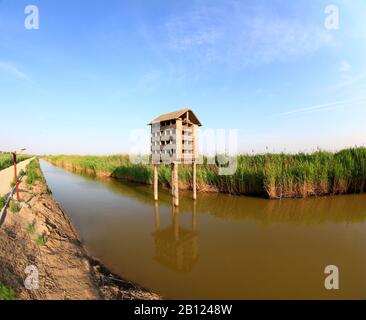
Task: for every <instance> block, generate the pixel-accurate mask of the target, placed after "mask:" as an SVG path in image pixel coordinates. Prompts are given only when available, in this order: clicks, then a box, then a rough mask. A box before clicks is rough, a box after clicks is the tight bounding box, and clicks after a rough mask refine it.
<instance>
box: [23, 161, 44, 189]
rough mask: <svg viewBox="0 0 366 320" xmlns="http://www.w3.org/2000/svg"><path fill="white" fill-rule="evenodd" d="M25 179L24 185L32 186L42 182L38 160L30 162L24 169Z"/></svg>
mask: <svg viewBox="0 0 366 320" xmlns="http://www.w3.org/2000/svg"><path fill="white" fill-rule="evenodd" d="M26 174H27V178H26V180H25V182H26V184H28V185H34V183H35V182H36V181H43V180H44V178H43V176H42V174H41V171H40V167H39V163H38V160H32V161H31V162H30V163H29V164H28V165H27V168H26Z"/></svg>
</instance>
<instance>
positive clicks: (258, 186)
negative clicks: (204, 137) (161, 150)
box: [46, 147, 366, 198]
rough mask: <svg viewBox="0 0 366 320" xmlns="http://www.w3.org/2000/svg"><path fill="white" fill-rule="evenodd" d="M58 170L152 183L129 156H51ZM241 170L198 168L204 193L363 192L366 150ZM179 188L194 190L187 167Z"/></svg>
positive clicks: (242, 165) (258, 162)
mask: <svg viewBox="0 0 366 320" xmlns="http://www.w3.org/2000/svg"><path fill="white" fill-rule="evenodd" d="M46 158H47V159H48V160H49V161H51V162H53V163H54V164H56V165H59V166H63V167H66V168H68V169H71V170H74V171H79V172H86V173H89V174H95V175H99V174H100V173H102V175H109V176H112V177H114V178H119V179H128V180H132V181H136V182H142V183H147V184H150V183H151V181H152V174H153V171H152V167H151V166H149V165H134V164H132V163H131V162H130V161H129V158H128V156H127V155H114V156H50V157H46ZM237 164H238V165H237V170H236V172H235V174H233V175H230V176H220V175H219V174H218V166H217V165H212V164H207V159H204V164H203V165H198V167H197V182H198V187H199V189H201V190H215V191H220V192H225V193H231V194H247V195H257V196H265V197H268V198H285V197H307V196H312V195H327V194H344V193H360V192H364V191H365V186H366V185H365V182H366V148H364V147H360V148H350V149H345V150H342V151H339V152H337V153H330V152H325V151H317V152H314V153H311V154H305V153H299V154H294V155H293V154H263V155H254V156H251V155H239V156H238V157H237ZM179 177H180V181H181V187H188V188H189V187H190V185H191V181H192V175H191V169H190V167H189V166H184V165H181V166H180V169H179ZM159 182H160V184H163V185H169V184H170V168H169V166H165V165H161V166H159Z"/></svg>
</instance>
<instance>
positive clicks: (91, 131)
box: [0, 0, 366, 154]
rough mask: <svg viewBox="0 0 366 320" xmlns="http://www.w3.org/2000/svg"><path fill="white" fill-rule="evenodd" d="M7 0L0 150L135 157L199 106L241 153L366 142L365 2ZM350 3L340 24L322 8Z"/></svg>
mask: <svg viewBox="0 0 366 320" xmlns="http://www.w3.org/2000/svg"><path fill="white" fill-rule="evenodd" d="M309 2H310V1H305V0H301V1H290V0H287V1H275V0H272V1H261V0H256V1H231V0H223V1H215V0H210V1H172V0H170V1H163V0H160V1H147V0H145V1H138V0H134V1H112V0H111V1H102V0H100V1H99V0H95V1H88V2H86V1H82V0H78V1H76V0H73V1H71V0H70V1H68V0H64V1H49V0H48V1H46V0H45V1H37V0H34V1H32V2H31V4H34V5H36V6H38V8H39V18H40V20H39V22H40V25H39V29H38V30H27V29H25V27H24V19H25V17H26V15H25V14H24V8H25V7H26V5H28V4H30V3H29V2H28V1H14V0H0V111H1V113H0V119H1V127H0V150H9V149H16V148H22V147H27V149H28V151H29V152H33V153H80V154H107V153H122V152H129V151H130V150H131V147H133V146H134V145H135V144H136V143H135V142H133V140H131V139H129V137H130V135H131V132H135V131H134V130H136V129H138V128H141V129H144V130H147V129H148V128H147V127H146V123H148V122H149V121H150V120H151V119H153V118H155V117H156V116H157V115H159V114H161V113H165V112H168V111H173V110H177V109H182V108H186V107H188V108H192V109H193V110H194V112H195V113H196V114H197V116H198V117H199V119H200V120H201V122H202V124H203V127H202V136H204V130H207V129H213V130H216V129H220V128H222V129H226V130H229V129H237V130H238V151H239V152H252V150H254V151H255V152H263V151H265V148H266V146H268V147H269V150H270V151H277V152H278V151H289V152H290V151H298V150H302V151H311V150H314V149H316V148H317V147H321V148H323V149H329V150H336V149H339V148H342V147H345V146H353V145H362V144H364V143H366V126H365V122H366V90H365V89H366V65H365V57H366V28H365V21H366V2H365V1H363V0H353V1H347V0H343V1H336V0H334V1H331V2H329V1H321V0H320V1H312V2H311V3H309ZM329 4H334V5H337V6H338V8H339V29H338V30H328V29H327V28H325V26H324V21H325V19H326V17H327V15H326V14H325V12H324V10H325V7H326V6H327V5H329Z"/></svg>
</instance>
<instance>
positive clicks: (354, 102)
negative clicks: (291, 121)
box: [279, 97, 366, 116]
mask: <svg viewBox="0 0 366 320" xmlns="http://www.w3.org/2000/svg"><path fill="white" fill-rule="evenodd" d="M360 104H364V105H366V97H359V98H355V99H351V100H346V101H335V102H330V103H324V104H318V105H313V106H309V107H304V108H295V109H293V110H290V111H286V112H282V113H280V114H279V115H280V116H289V115H294V114H303V113H311V112H319V111H329V110H334V109H336V108H343V107H352V106H356V105H360Z"/></svg>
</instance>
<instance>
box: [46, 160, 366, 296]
mask: <svg viewBox="0 0 366 320" xmlns="http://www.w3.org/2000/svg"><path fill="white" fill-rule="evenodd" d="M41 168H42V170H43V173H44V175H45V178H46V180H47V183H48V185H49V187H50V189H51V190H52V193H53V196H54V198H55V200H56V201H58V202H59V203H60V204H61V205H62V207H63V208H64V209H65V211H66V212H67V213H68V215H69V216H70V218H71V219H72V221H73V223H74V225H75V227H76V228H77V230H78V232H79V234H80V236H81V238H82V239H83V241H84V243H85V245H86V247H87V248H88V250H89V252H90V253H91V254H92V255H94V256H96V257H98V258H99V259H100V260H101V261H102V262H103V263H104V264H105V265H106V266H108V267H109V268H110V269H111V270H112V271H113V272H114V273H116V274H119V275H120V276H121V277H124V278H126V279H128V280H130V281H132V282H136V283H138V284H140V285H141V286H143V287H145V288H148V289H150V290H152V291H154V292H156V293H159V294H161V295H162V296H163V297H165V298H171V299H287V298H292V299H304V298H307V299H319V298H322V299H324V298H327V299H349V298H353V299H365V298H366V195H365V194H362V195H345V196H331V197H319V198H309V199H288V200H267V199H259V198H251V197H244V196H230V195H225V194H216V193H211V194H209V193H201V194H200V193H199V194H198V199H197V201H196V202H193V201H192V200H191V199H190V193H189V192H183V193H181V202H180V204H181V205H180V208H179V210H178V209H173V208H172V205H171V201H172V200H171V197H170V194H169V190H161V191H160V192H159V197H160V200H159V202H158V203H157V204H154V201H153V190H152V188H151V187H150V186H146V185H139V184H132V183H125V182H121V181H117V180H113V179H100V178H94V177H90V176H84V175H80V174H75V173H71V172H69V171H66V170H64V169H61V168H58V167H55V166H53V165H51V164H49V163H47V162H45V161H41ZM327 265H336V266H337V267H338V268H339V279H340V281H339V285H340V289H339V290H332V291H328V290H326V289H325V288H324V279H325V277H326V275H325V274H324V269H325V267H326V266H327Z"/></svg>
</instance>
